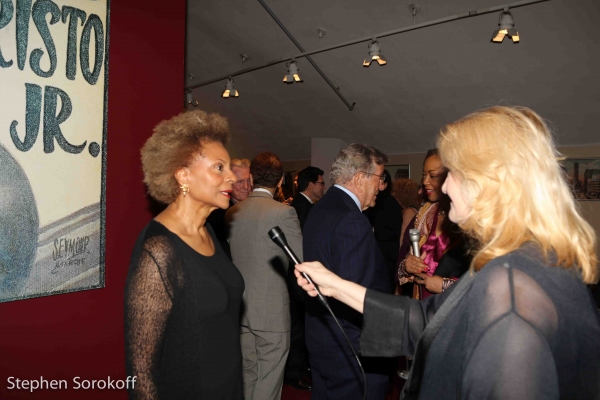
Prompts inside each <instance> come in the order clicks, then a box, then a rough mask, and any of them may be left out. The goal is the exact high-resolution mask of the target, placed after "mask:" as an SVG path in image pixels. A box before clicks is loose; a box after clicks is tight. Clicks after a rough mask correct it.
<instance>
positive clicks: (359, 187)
mask: <svg viewBox="0 0 600 400" xmlns="http://www.w3.org/2000/svg"><path fill="white" fill-rule="evenodd" d="M364 183H365V180H364V174H363V173H360V172H359V173H357V174H355V175H354V176H353V177H352V184H353V185H354V188H355V189H356V191H358V192H359V193H362V192H363V186H364Z"/></svg>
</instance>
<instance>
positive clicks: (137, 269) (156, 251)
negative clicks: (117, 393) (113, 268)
mask: <svg viewBox="0 0 600 400" xmlns="http://www.w3.org/2000/svg"><path fill="white" fill-rule="evenodd" d="M136 253H137V254H136ZM136 253H134V255H133V257H132V264H131V266H130V270H129V276H128V278H127V285H126V288H125V348H126V359H127V373H128V375H130V376H137V382H136V385H135V390H131V392H130V394H129V395H130V398H131V399H157V398H158V394H157V382H156V378H157V376H156V363H157V362H158V360H159V352H160V348H161V342H162V339H163V337H164V333H165V327H166V321H167V318H168V316H169V314H170V312H171V308H172V306H173V299H174V295H175V291H176V289H177V287H176V286H177V273H176V272H177V271H176V268H175V267H174V265H173V264H174V261H173V257H172V255H173V250H172V248H171V247H170V245H169V243H168V240H167V239H166V238H165V237H160V236H158V237H152V238H150V239H148V240H146V241H145V242H144V244H143V246H142V247H141V249H139V250H138V251H137V252H136Z"/></svg>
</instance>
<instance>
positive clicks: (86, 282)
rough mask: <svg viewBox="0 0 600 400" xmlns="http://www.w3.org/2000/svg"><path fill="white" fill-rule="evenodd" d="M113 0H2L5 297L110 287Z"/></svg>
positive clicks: (1, 260)
mask: <svg viewBox="0 0 600 400" xmlns="http://www.w3.org/2000/svg"><path fill="white" fill-rule="evenodd" d="M108 27H109V1H108V0H2V2H1V8H0V53H1V54H0V76H1V81H0V85H1V87H2V95H1V96H0V301H10V300H17V299H25V298H30V297H37V296H45V295H50V294H58V293H66V292H72V291H78V290H85V289H94V288H100V287H104V223H105V178H106V175H105V168H106V123H107V120H106V105H107V83H108V81H107V76H108V43H109V40H108V33H109V32H108V31H109V29H108Z"/></svg>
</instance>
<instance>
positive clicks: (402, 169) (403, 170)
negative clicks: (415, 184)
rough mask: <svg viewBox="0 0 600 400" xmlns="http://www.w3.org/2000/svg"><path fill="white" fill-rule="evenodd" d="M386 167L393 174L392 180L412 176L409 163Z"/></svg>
mask: <svg viewBox="0 0 600 400" xmlns="http://www.w3.org/2000/svg"><path fill="white" fill-rule="evenodd" d="M385 169H387V170H388V172H389V173H390V175H391V176H392V181H393V180H394V179H397V178H407V179H408V178H410V165H409V164H402V165H386V166H385Z"/></svg>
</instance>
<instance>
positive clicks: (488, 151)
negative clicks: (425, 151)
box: [297, 107, 600, 399]
mask: <svg viewBox="0 0 600 400" xmlns="http://www.w3.org/2000/svg"><path fill="white" fill-rule="evenodd" d="M438 148H439V153H440V156H441V158H442V161H443V163H444V165H445V166H446V167H447V168H448V169H449V173H448V177H447V179H446V181H445V183H444V186H443V191H444V192H445V193H447V194H448V195H449V196H450V199H451V208H450V212H449V218H450V219H451V220H452V221H454V222H456V223H458V224H459V226H460V227H461V228H462V229H464V230H465V231H466V232H467V233H468V234H470V235H471V236H472V237H473V238H474V239H475V240H476V241H477V246H476V248H475V254H474V258H473V262H472V265H471V273H467V274H465V275H464V276H463V277H462V278H461V279H460V280H459V281H458V283H456V284H455V285H453V286H451V287H450V289H449V290H447V291H445V292H444V293H442V294H440V295H438V296H432V297H430V298H428V299H426V300H424V301H421V302H419V301H415V300H412V299H407V298H405V297H398V296H389V295H385V294H382V293H377V292H375V291H372V290H367V289H365V288H364V287H361V286H359V285H356V284H354V283H352V282H348V281H344V280H343V279H341V278H339V277H337V276H336V275H334V274H332V273H331V272H329V271H328V270H326V269H324V268H323V267H322V266H321V265H320V264H319V263H316V262H314V263H310V262H309V263H304V264H300V265H299V266H297V269H298V270H299V271H303V272H306V273H308V274H309V275H310V276H311V277H312V279H313V280H314V281H315V282H316V283H317V284H318V285H319V286H320V288H321V291H322V293H323V294H324V295H326V296H332V297H334V298H336V299H338V300H340V301H342V302H344V303H346V304H348V305H350V306H351V307H353V308H355V309H356V310H358V311H360V312H363V313H364V323H363V324H364V326H363V331H362V337H361V353H362V355H363V356H390V357H391V356H397V355H411V354H413V352H414V353H415V355H414V364H413V368H412V371H411V376H410V377H409V379H408V382H407V384H406V385H405V387H404V389H403V393H402V397H403V398H404V399H416V398H419V399H439V398H444V399H453V398H456V399H466V398H468V399H490V398H494V399H559V398H560V399H575V398H577V399H597V398H598V397H599V393H600V379H599V377H600V340H598V338H599V337H600V315H599V313H598V310H597V309H596V307H595V305H594V303H593V300H592V297H591V296H590V293H589V292H588V290H587V288H586V287H585V285H584V283H591V282H596V280H597V279H598V268H597V257H596V254H595V250H594V247H595V244H596V236H595V234H594V231H593V229H592V228H591V227H590V225H589V224H588V223H587V222H586V221H585V220H584V219H583V218H582V217H581V216H580V214H579V212H578V211H577V207H576V204H575V200H574V199H573V197H572V195H571V193H570V191H569V188H568V187H567V184H566V183H565V180H564V176H563V171H562V169H561V167H560V164H559V160H560V156H559V155H558V153H557V151H556V149H555V147H554V143H553V140H552V137H551V134H550V132H549V131H548V128H547V126H546V124H545V123H544V121H543V120H542V119H541V118H540V117H539V116H538V115H537V114H536V113H534V112H533V111H531V110H530V109H527V108H522V107H492V108H489V109H485V110H481V111H478V112H476V113H474V114H471V115H468V116H466V117H464V118H463V119H461V120H459V121H457V122H455V123H453V124H450V125H447V126H446V127H445V128H443V129H442V131H441V133H440V135H439V137H438ZM297 276H298V274H297ZM298 283H299V284H300V285H302V286H303V287H304V289H305V290H307V291H308V293H309V294H310V295H311V296H314V295H316V292H315V290H314V288H313V286H312V285H310V284H308V282H307V281H306V280H304V279H303V278H298ZM398 327H401V328H402V329H398Z"/></svg>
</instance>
